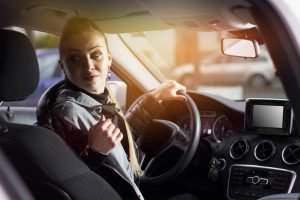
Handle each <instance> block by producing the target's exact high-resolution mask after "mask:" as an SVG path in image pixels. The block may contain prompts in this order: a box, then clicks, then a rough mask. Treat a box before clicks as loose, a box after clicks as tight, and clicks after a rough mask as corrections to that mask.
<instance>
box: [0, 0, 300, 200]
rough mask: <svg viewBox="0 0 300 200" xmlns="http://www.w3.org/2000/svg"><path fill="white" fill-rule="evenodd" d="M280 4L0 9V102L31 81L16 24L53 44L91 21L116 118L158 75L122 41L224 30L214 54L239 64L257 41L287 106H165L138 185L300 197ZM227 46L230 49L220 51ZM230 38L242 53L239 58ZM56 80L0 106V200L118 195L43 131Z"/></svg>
mask: <svg viewBox="0 0 300 200" xmlns="http://www.w3.org/2000/svg"><path fill="white" fill-rule="evenodd" d="M285 3H286V2H285V1H282V2H279V1H274V0H266V1H259V0H249V1H246V0H234V1H229V0H226V1H222V0H215V1H204V0H199V1H196V0H188V1H183V2H180V1H174V2H170V1H165V2H164V1H151V2H149V1H146V0H138V1H132V0H128V1H122V0H114V1H110V2H98V1H92V0H88V1H84V2H83V1H71V0H67V1H64V2H60V1H50V0H44V1H40V2H39V1H34V0H28V1H18V0H16V1H10V2H8V1H1V2H0V27H1V29H0V41H1V42H0V44H1V45H2V48H0V67H1V73H0V100H1V102H6V103H9V102H13V101H20V100H24V99H26V98H27V97H28V96H29V95H30V94H32V93H33V92H34V90H35V88H36V87H37V84H38V81H39V67H38V62H37V56H36V53H35V49H34V46H33V43H32V41H30V39H29V38H30V37H29V36H28V35H26V33H24V32H20V31H19V30H16V29H14V28H15V27H18V28H25V29H26V30H38V31H43V32H46V33H51V34H55V35H57V36H59V35H60V32H61V30H62V27H63V25H64V23H65V22H66V21H67V20H68V19H70V18H72V17H74V16H84V17H88V18H89V19H91V20H94V21H95V23H97V25H98V26H99V27H100V28H101V29H102V30H104V31H105V33H107V38H108V41H110V44H112V47H111V48H110V51H111V53H112V55H113V66H112V72H113V73H114V74H116V75H117V76H118V77H119V78H120V79H121V81H119V82H118V81H116V82H112V87H115V93H116V96H117V94H121V93H122V94H126V95H125V97H124V95H123V96H122V97H121V98H120V102H121V104H122V105H124V110H126V109H128V107H129V106H130V105H131V104H132V103H134V101H135V100H136V99H137V98H138V97H139V96H140V95H142V94H143V93H145V92H147V91H149V90H151V89H153V88H154V87H156V86H157V85H159V84H160V83H161V82H163V81H164V78H163V77H162V76H161V75H160V74H159V73H157V72H155V70H154V69H152V68H151V64H149V65H148V63H147V62H145V60H143V58H142V57H140V56H139V55H138V54H137V53H136V52H135V51H134V48H132V47H131V46H130V45H129V44H128V43H126V37H123V36H122V33H131V32H139V33H140V32H142V31H155V30H164V29H169V28H171V27H181V28H185V29H190V30H199V31H201V32H206V31H217V32H220V33H222V35H225V34H224V32H225V33H226V37H225V36H224V38H222V39H220V40H219V42H220V46H221V44H222V51H223V53H224V54H226V56H229V55H231V56H238V57H242V58H245V59H249V57H257V56H258V54H259V45H260V44H259V43H264V44H265V45H266V47H267V48H268V52H269V53H270V59H272V62H273V63H274V65H275V68H276V76H278V78H279V79H280V81H281V83H282V85H283V89H284V91H285V94H286V98H266V97H264V98H256V97H253V98H246V99H245V98H244V99H238V100H232V99H229V98H225V97H223V96H221V95H218V94H210V93H206V92H201V91H197V90H189V91H188V93H187V94H184V95H186V97H187V101H186V102H179V101H167V102H164V103H163V105H164V107H165V109H166V110H167V111H168V112H167V113H168V115H167V116H165V117H164V118H163V119H153V120H152V123H151V126H149V128H148V130H147V131H146V133H145V134H144V135H145V136H144V137H143V138H142V139H141V141H139V142H140V144H141V145H142V147H143V150H144V152H145V153H146V154H145V157H144V158H143V161H142V163H141V165H142V168H143V170H144V175H143V176H142V177H141V180H140V187H141V190H142V191H143V194H144V195H145V198H146V199H151V197H153V194H156V196H155V199H166V197H167V196H168V197H169V196H173V195H176V194H182V193H190V194H193V195H195V196H196V197H198V198H199V199H208V197H209V198H210V199H228V200H254V199H259V200H275V199H288V200H294V199H299V198H300V179H299V173H300V170H299V164H300V137H299V136H300V133H299V130H300V123H299V120H298V119H299V116H300V103H299V100H298V99H299V94H300V93H299V92H298V91H300V81H299V76H298V74H299V73H300V70H299V67H298V66H299V65H300V53H299V52H300V50H299V49H300V45H299V44H300V42H298V40H299V41H300V39H298V37H297V34H296V33H298V32H297V31H299V30H294V28H293V27H294V26H295V24H293V23H292V22H294V21H295V18H293V17H292V15H289V16H287V15H286V14H285V13H286V10H284V9H283V8H286V7H287V6H286V4H285ZM285 6H286V7H285ZM216 10H218V11H220V12H218V13H216V12H215V11H216ZM291 13H292V12H291ZM12 27H13V28H12ZM253 28H254V29H255V30H256V29H258V30H259V34H257V33H256V34H254V33H253ZM233 30H234V31H237V32H234V31H233ZM140 35H141V34H140ZM226 38H227V39H228V40H233V41H234V42H232V41H231V42H229V46H228V49H225V48H226V45H225V42H226ZM262 41H263V42H262ZM239 42H244V43H242V45H241V46H242V47H243V48H247V47H248V48H249V51H241V46H238V45H239ZM298 43H299V44H298ZM116 44H117V45H116ZM114 45H115V46H116V47H117V48H115V47H114ZM264 48H265V47H264ZM236 49H237V50H236ZM227 50H228V51H227ZM245 52H246V53H245ZM60 84H61V82H60V83H57V84H55V85H53V86H51V87H49V88H48V89H47V90H46V91H45V92H44V94H43V95H42V96H41V98H40V101H39V103H38V104H37V105H35V106H33V107H32V106H31V107H18V106H9V104H5V105H4V106H3V105H2V106H0V150H1V152H2V153H1V152H0V160H1V162H0V189H1V188H3V191H1V190H0V195H3V198H2V197H1V196H0V199H26V200H27V199H49V200H50V199H62V200H90V199H128V198H127V197H124V196H120V195H119V194H118V193H117V191H116V190H115V189H114V188H113V187H112V186H111V185H109V184H108V183H107V182H106V181H105V179H104V178H103V177H101V176H99V175H97V174H96V173H94V172H93V171H92V170H90V169H89V167H88V166H87V165H86V164H85V163H84V162H83V161H81V160H80V158H79V157H78V156H76V154H75V153H74V152H73V151H72V150H71V149H70V148H69V147H68V146H67V145H66V144H65V142H64V141H63V140H62V139H61V138H60V137H59V136H58V135H57V134H55V133H54V132H53V131H52V130H49V129H47V128H45V126H46V127H47V125H45V124H49V123H51V122H49V118H47V117H45V115H43V116H41V115H40V112H41V111H42V112H43V113H45V112H46V113H47V112H49V110H50V109H49V107H50V108H51V102H52V98H54V97H55V95H56V94H55V91H56V90H57V88H58V87H59V86H60ZM124 84H125V85H126V87H124ZM266 87H269V86H266ZM256 89H257V90H259V89H260V88H256ZM42 126H43V127H42ZM2 154H3V156H2ZM2 157H3V158H2ZM157 194H158V195H157ZM204 197H205V198H204Z"/></svg>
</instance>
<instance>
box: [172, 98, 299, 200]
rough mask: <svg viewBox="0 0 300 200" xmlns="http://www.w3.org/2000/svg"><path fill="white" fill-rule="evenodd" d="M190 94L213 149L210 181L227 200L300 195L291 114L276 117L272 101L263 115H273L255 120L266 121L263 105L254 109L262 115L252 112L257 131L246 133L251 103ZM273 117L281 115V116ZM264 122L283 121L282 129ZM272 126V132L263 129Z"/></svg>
mask: <svg viewBox="0 0 300 200" xmlns="http://www.w3.org/2000/svg"><path fill="white" fill-rule="evenodd" d="M190 95H191V96H192V98H193V99H194V101H195V103H196V104H197V106H198V109H199V112H200V116H201V139H202V142H203V141H205V142H207V143H208V144H209V145H210V148H211V151H210V152H211V159H210V162H209V164H208V165H209V170H208V173H209V174H208V176H209V177H211V174H210V173H213V176H214V178H213V180H212V181H215V182H216V181H217V182H218V183H220V184H221V185H223V193H224V196H226V198H227V199H230V200H234V199H242V200H254V199H258V198H260V197H263V196H266V195H271V194H277V193H290V192H299V189H297V188H300V180H299V178H298V176H300V168H299V167H300V137H299V136H298V135H297V134H296V130H295V128H294V127H293V126H292V123H291V122H292V121H293V119H292V118H291V117H290V116H292V112H291V111H289V112H286V111H284V112H283V110H285V108H284V109H278V108H276V110H282V112H274V105H276V104H277V103H278V101H276V100H274V101H273V100H268V101H269V102H268V104H267V105H265V104H264V103H263V104H262V105H263V110H265V111H268V112H269V111H271V112H270V113H267V114H266V116H263V118H262V119H259V120H257V119H256V116H262V114H261V113H260V112H261V108H262V106H261V105H259V106H256V104H255V105H254V106H253V107H254V108H255V109H254V111H255V112H258V113H259V115H257V113H254V111H253V113H252V115H253V116H252V117H253V119H252V121H253V124H254V125H256V126H253V127H252V126H251V127H250V129H247V127H245V121H247V118H246V117H247V116H246V115H248V114H247V112H246V107H247V105H246V104H247V102H245V101H244V102H236V101H230V100H224V99H222V98H219V97H214V96H210V95H203V94H197V93H191V94H190ZM259 102H261V101H259ZM286 102H287V101H285V103H286ZM276 106H278V105H276ZM272 109H273V110H272ZM257 110H259V111H257ZM275 113H277V114H278V113H282V115H283V117H278V116H275V115H274V114H275ZM287 116H288V117H287ZM245 118H246V120H245ZM265 119H270V120H271V119H276V120H277V119H281V120H282V122H281V123H282V124H283V126H282V128H281V127H280V126H281V125H280V123H279V125H278V123H275V124H274V123H273V122H272V121H270V120H265ZM176 120H177V123H179V124H183V125H184V124H188V120H189V119H188V117H187V116H181V115H177V116H176ZM263 120H265V121H266V122H264V121H263ZM277 121H278V120H277ZM263 123H267V125H266V124H263ZM287 124H291V127H288V126H287ZM270 125H272V126H273V125H274V127H264V126H270ZM282 130H289V131H290V132H286V131H284V132H283V131H282ZM264 133H267V134H264ZM201 145H203V144H200V146H201ZM198 162H201V158H200V159H199V161H198Z"/></svg>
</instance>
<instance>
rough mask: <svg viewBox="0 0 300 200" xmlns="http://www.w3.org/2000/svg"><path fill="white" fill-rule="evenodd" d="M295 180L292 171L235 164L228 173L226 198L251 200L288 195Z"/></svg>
mask: <svg viewBox="0 0 300 200" xmlns="http://www.w3.org/2000/svg"><path fill="white" fill-rule="evenodd" d="M295 180H296V173H295V172H294V171H289V170H286V169H281V168H273V167H265V166H257V165H242V164H235V165H232V166H231V168H230V171H229V179H228V184H227V196H228V199H231V200H234V199H237V200H252V199H258V198H260V197H263V196H267V195H271V194H277V193H290V192H291V190H292V188H293V185H294V182H295Z"/></svg>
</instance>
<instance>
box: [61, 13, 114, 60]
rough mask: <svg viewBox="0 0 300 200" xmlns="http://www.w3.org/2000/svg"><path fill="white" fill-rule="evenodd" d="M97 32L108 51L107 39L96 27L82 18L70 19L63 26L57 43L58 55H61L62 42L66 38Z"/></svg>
mask: <svg viewBox="0 0 300 200" xmlns="http://www.w3.org/2000/svg"><path fill="white" fill-rule="evenodd" d="M95 31H96V32H98V33H99V34H100V35H102V36H103V38H104V41H105V44H106V48H107V50H108V51H109V48H108V42H107V38H106V37H105V34H104V32H103V31H102V30H101V29H100V28H99V27H97V25H96V24H95V23H94V22H93V21H91V20H89V19H87V18H84V17H74V18H71V19H69V20H68V21H67V23H66V24H65V25H64V28H63V31H62V34H61V37H60V41H59V53H60V55H61V54H62V46H63V42H64V41H65V40H66V39H67V38H68V37H71V36H73V35H78V34H81V33H85V32H95Z"/></svg>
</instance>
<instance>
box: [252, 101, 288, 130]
mask: <svg viewBox="0 0 300 200" xmlns="http://www.w3.org/2000/svg"><path fill="white" fill-rule="evenodd" d="M283 110H284V107H283V106H273V105H272V106H271V105H254V106H253V118H252V119H253V120H252V126H253V127H265V128H283Z"/></svg>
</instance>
